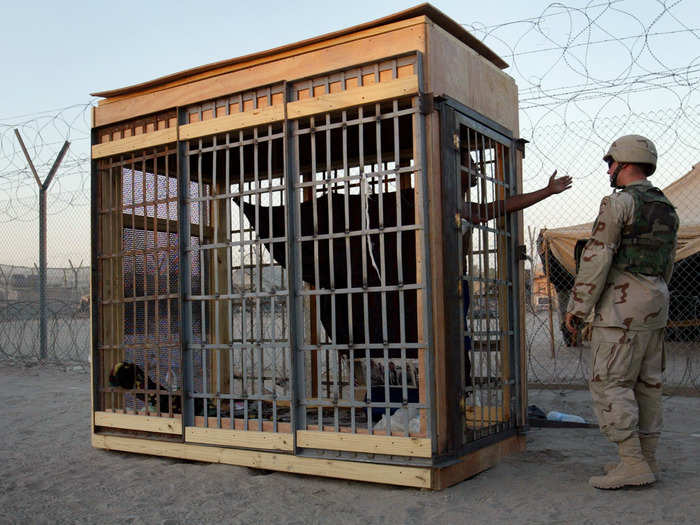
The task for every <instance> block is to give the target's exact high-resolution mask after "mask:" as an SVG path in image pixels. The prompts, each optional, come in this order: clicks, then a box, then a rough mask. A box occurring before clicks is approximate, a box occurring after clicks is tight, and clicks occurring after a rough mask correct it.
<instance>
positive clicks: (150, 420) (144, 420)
mask: <svg viewBox="0 0 700 525" xmlns="http://www.w3.org/2000/svg"><path fill="white" fill-rule="evenodd" d="M94 425H95V426H97V427H110V428H123V429H126V430H142V431H144V432H160V433H161V434H182V421H181V420H180V419H176V418H170V417H155V416H139V415H136V414H119V413H115V412H95V418H94Z"/></svg>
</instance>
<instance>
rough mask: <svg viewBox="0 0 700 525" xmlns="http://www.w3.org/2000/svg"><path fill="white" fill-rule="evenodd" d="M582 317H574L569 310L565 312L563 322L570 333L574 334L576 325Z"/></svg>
mask: <svg viewBox="0 0 700 525" xmlns="http://www.w3.org/2000/svg"><path fill="white" fill-rule="evenodd" d="M582 321H583V320H582V319H581V318H580V317H576V316H575V315H574V314H572V313H571V312H566V317H565V318H564V323H565V324H566V329H567V330H568V331H569V332H570V333H571V334H572V335H576V333H577V332H578V327H579V326H581V323H582Z"/></svg>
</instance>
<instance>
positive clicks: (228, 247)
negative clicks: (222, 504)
mask: <svg viewBox="0 0 700 525" xmlns="http://www.w3.org/2000/svg"><path fill="white" fill-rule="evenodd" d="M228 113H229V103H228V102H227V103H226V114H227V115H228ZM225 151H226V156H225V171H226V173H225V177H226V193H227V194H230V192H231V134H230V133H226V150H225ZM238 202H239V203H240V200H239V201H238ZM239 206H242V204H239ZM225 213H226V296H227V299H226V305H227V310H228V315H227V316H226V326H227V329H228V337H229V346H228V349H227V352H228V395H229V400H228V403H229V423H230V428H231V429H234V428H236V425H235V414H234V411H235V405H236V403H235V401H234V399H233V393H234V373H233V371H234V356H235V354H234V351H233V341H234V337H233V296H232V293H233V286H232V284H233V283H232V282H231V281H232V280H233V275H232V273H233V266H232V260H233V255H232V250H233V245H232V242H231V241H232V238H231V235H232V229H231V228H232V226H231V213H232V210H231V197H230V196H229V197H226V209H225Z"/></svg>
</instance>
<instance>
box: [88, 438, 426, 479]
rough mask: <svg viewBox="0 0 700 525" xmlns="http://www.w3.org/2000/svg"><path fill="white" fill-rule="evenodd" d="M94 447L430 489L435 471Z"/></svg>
mask: <svg viewBox="0 0 700 525" xmlns="http://www.w3.org/2000/svg"><path fill="white" fill-rule="evenodd" d="M92 446H93V447H95V448H102V449H106V450H120V451H123V452H134V453H137V454H152V455H154V456H165V457H171V458H181V459H188V460H190V461H206V462H210V463H224V464H227V465H238V466H241V467H252V468H258V469H266V470H278V471H282V472H291V473H294V474H310V475H313V476H324V477H331V478H341V479H351V480H355V481H368V482H372V483H389V484H392V485H402V486H407V487H418V488H430V487H431V486H432V485H433V480H432V477H433V476H432V472H431V469H430V468H425V467H406V466H399V465H379V464H372V463H360V462H354V461H339V460H330V459H317V458H308V457H299V456H292V455H290V454H282V453H275V452H259V451H253V450H237V449H230V448H220V447H216V446H203V445H193V444H191V443H169V442H164V441H153V440H145V439H134V438H125V437H119V436H106V435H103V434H93V435H92Z"/></svg>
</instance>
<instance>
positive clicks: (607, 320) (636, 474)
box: [566, 135, 678, 489]
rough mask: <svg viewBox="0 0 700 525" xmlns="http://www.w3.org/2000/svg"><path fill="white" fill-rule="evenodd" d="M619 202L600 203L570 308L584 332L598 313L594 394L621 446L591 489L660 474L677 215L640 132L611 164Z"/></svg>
mask: <svg viewBox="0 0 700 525" xmlns="http://www.w3.org/2000/svg"><path fill="white" fill-rule="evenodd" d="M603 160H604V161H605V162H607V164H608V171H607V173H608V175H609V178H610V185H611V186H612V187H613V188H614V189H615V191H614V192H613V194H612V195H609V196H607V197H604V198H603V200H602V201H601V203H600V211H599V212H598V217H597V218H596V220H595V222H594V223H593V230H592V233H591V238H590V239H589V240H588V242H587V243H586V246H585V248H584V250H583V253H582V254H581V264H580V267H579V270H578V273H577V275H576V281H575V283H574V287H573V289H572V292H571V298H570V299H569V304H568V306H567V312H566V327H567V329H568V330H569V331H570V332H571V333H572V334H574V335H575V334H576V332H577V331H578V330H579V328H580V326H581V324H582V322H583V320H584V319H586V318H587V317H588V316H589V314H590V313H593V318H592V322H591V324H592V334H591V354H592V365H591V369H592V372H591V379H590V383H589V385H590V391H591V395H592V397H593V406H594V410H595V413H596V416H597V417H598V423H599V425H600V429H601V431H602V432H603V434H605V436H606V437H607V438H608V439H609V440H610V441H612V442H613V443H616V444H617V448H618V454H619V456H620V461H619V463H616V464H610V465H606V466H605V471H606V474H605V475H604V476H594V477H592V478H591V479H590V484H591V485H592V486H594V487H596V488H599V489H616V488H620V487H625V486H633V485H647V484H650V483H653V482H654V481H655V480H656V479H657V478H658V475H659V468H658V465H657V462H656V456H655V453H656V447H657V443H658V440H659V435H660V432H661V425H662V404H661V393H662V373H663V369H664V352H663V344H664V328H665V326H666V322H667V320H668V306H669V292H668V282H669V281H670V279H671V273H672V272H673V260H674V256H675V251H676V237H677V232H678V215H677V214H676V211H675V208H674V207H673V205H672V204H671V202H670V201H669V200H668V199H667V198H666V197H665V196H664V194H663V192H662V191H661V190H660V189H658V188H656V187H654V186H653V185H652V184H651V182H649V180H648V177H649V176H650V175H652V174H653V173H654V171H656V160H657V154H656V147H655V146H654V144H653V143H652V141H650V140H649V139H647V138H645V137H642V136H640V135H626V136H624V137H620V138H618V139H617V140H616V141H615V142H613V143H612V145H611V146H610V148H609V149H608V152H607V153H606V155H605V156H604V157H603Z"/></svg>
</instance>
